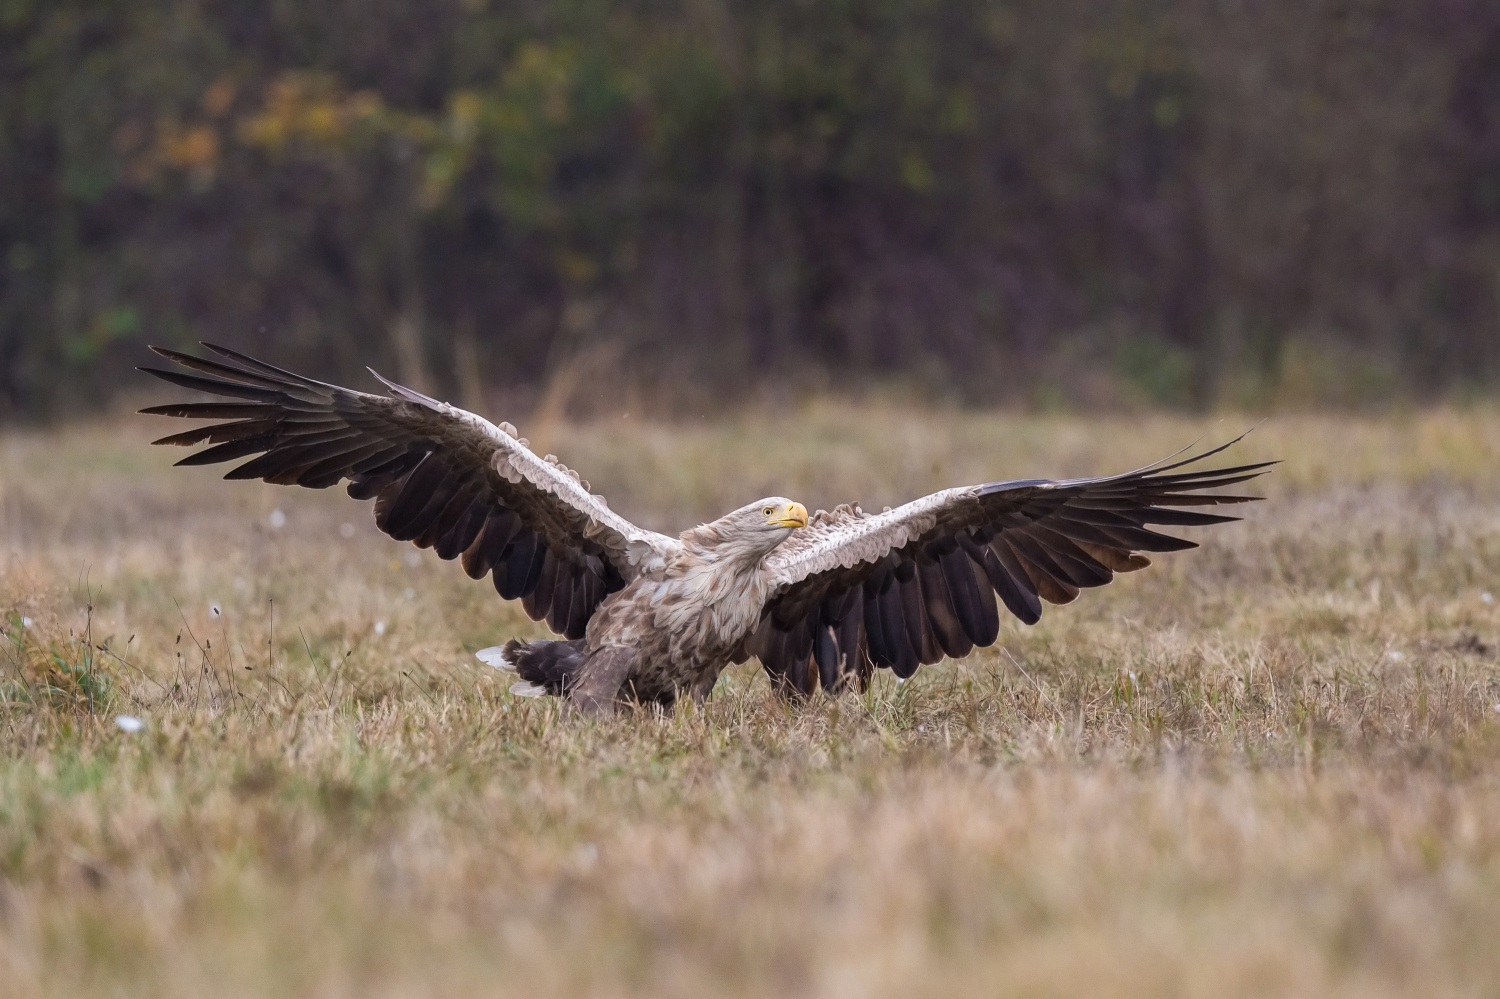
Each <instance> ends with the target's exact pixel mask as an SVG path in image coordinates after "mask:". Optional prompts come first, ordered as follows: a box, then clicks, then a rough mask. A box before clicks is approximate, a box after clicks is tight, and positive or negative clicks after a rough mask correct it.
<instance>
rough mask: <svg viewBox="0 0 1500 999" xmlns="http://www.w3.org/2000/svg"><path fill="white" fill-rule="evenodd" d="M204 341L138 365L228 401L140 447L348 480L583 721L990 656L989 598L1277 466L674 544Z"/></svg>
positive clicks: (1156, 468)
mask: <svg viewBox="0 0 1500 999" xmlns="http://www.w3.org/2000/svg"><path fill="white" fill-rule="evenodd" d="M204 346H205V347H207V348H208V349H209V350H210V351H212V352H213V353H215V354H217V355H219V356H220V357H222V358H224V359H225V361H227V362H232V363H224V362H223V361H216V360H209V359H206V358H201V357H194V356H192V355H189V354H183V353H179V352H177V351H173V350H165V349H161V348H152V349H153V350H155V351H156V353H158V354H160V355H161V356H163V357H166V358H168V359H169V360H172V361H175V362H177V364H179V365H181V366H182V367H183V368H186V369H189V370H188V371H180V370H175V369H174V370H162V369H157V368H143V369H142V370H144V371H148V372H150V373H151V374H153V375H156V376H157V377H159V378H163V379H165V380H167V381H169V382H172V383H173V384H176V385H179V386H181V387H183V388H187V389H193V390H196V391H201V392H206V393H209V394H211V395H215V396H219V397H222V398H226V399H229V400H233V401H228V402H185V403H177V404H173V405H167V406H153V407H151V408H149V409H145V410H142V412H145V413H154V414H160V415H164V416H182V417H191V418H198V419H211V420H214V421H216V422H215V423H213V424H212V425H211V426H202V427H198V428H196V429H193V430H189V431H187V432H185V433H180V434H174V435H172V436H170V437H164V438H162V439H161V440H158V441H156V442H155V443H157V444H174V445H181V446H190V445H197V444H209V445H212V446H211V447H208V448H207V449H205V450H202V451H198V452H196V453H194V454H191V455H189V456H188V457H186V458H184V459H183V460H182V461H180V462H178V464H180V465H209V464H214V463H217V462H223V461H233V460H237V459H241V458H250V460H249V461H246V462H244V463H243V464H241V465H239V466H237V467H236V468H234V469H232V470H231V471H230V472H229V473H228V474H227V475H226V476H225V478H229V479H262V480H264V481H266V482H275V483H279V484H283V485H299V486H309V487H311V488H314V489H321V488H326V487H328V486H331V485H334V484H336V483H338V482H341V481H343V480H345V479H347V480H348V481H349V486H348V491H349V495H350V496H352V497H354V498H355V499H362V500H363V499H374V501H375V523H376V525H377V526H378V527H379V528H380V529H381V530H382V531H384V532H385V533H386V534H389V535H390V536H391V537H393V538H395V539H397V540H399V541H411V542H412V543H414V544H416V545H418V546H419V547H422V548H431V549H433V550H434V551H435V552H437V554H438V556H439V557H440V558H443V559H454V558H457V559H459V560H460V563H461V564H462V565H463V567H464V571H465V572H467V573H468V574H469V575H470V576H471V577H473V578H474V579H482V578H483V577H484V576H485V574H486V573H488V574H490V575H491V577H492V579H493V582H494V585H495V589H496V590H497V591H498V592H499V594H500V596H502V597H504V598H505V599H507V600H516V599H519V600H520V601H521V606H522V607H524V608H525V610H526V613H527V614H529V615H530V616H531V618H532V619H533V620H543V619H545V620H546V622H547V625H548V626H549V627H550V628H551V629H552V630H553V631H554V632H556V633H557V634H559V635H560V636H562V638H561V640H559V641H546V642H519V641H514V640H513V641H511V642H509V643H508V644H507V645H505V646H504V647H503V648H495V649H486V650H484V651H482V652H480V653H478V655H479V658H480V659H482V660H484V661H485V662H488V663H490V664H491V665H495V666H499V667H501V668H505V669H512V670H515V671H516V672H517V673H518V674H519V676H520V682H518V683H517V684H516V686H515V687H513V688H512V689H513V690H514V691H516V692H517V693H519V694H527V695H541V694H554V695H560V696H567V697H570V698H571V699H572V700H573V701H574V702H575V703H577V704H578V705H579V706H580V707H582V708H584V709H585V710H589V711H594V712H599V711H608V710H610V709H611V707H612V706H613V704H614V703H615V701H616V700H617V698H621V697H630V698H634V699H636V700H640V701H646V702H655V703H659V704H670V703H672V702H673V701H674V700H675V699H676V698H677V696H678V695H679V694H680V693H681V692H682V691H684V690H687V691H690V692H691V693H692V694H693V696H694V697H696V698H698V699H700V700H701V699H702V698H703V697H706V696H707V695H708V693H709V691H711V690H712V689H713V686H714V681H715V680H716V679H717V678H718V675H719V672H720V670H722V669H723V668H724V667H725V666H726V665H728V664H730V663H740V662H744V661H745V660H746V659H748V658H749V657H750V656H755V657H756V658H757V659H759V660H760V662H761V664H762V665H763V666H764V667H765V670H766V672H767V674H768V675H769V676H770V677H771V680H772V683H773V684H774V686H775V687H776V689H777V690H778V691H780V692H781V693H782V694H784V695H789V696H797V695H803V694H810V693H812V692H813V690H814V689H816V688H817V687H818V686H819V685H821V686H822V687H823V688H824V689H825V690H828V691H831V692H837V691H840V690H843V689H846V688H850V687H853V688H857V689H860V690H863V689H864V688H865V687H866V686H868V684H869V682H870V678H871V676H872V675H873V673H874V671H875V670H876V669H878V668H889V669H891V670H892V671H894V672H895V674H896V675H897V676H898V677H903V678H904V677H909V676H911V675H912V674H913V673H914V672H916V670H917V667H918V666H920V665H923V664H928V663H935V662H938V661H939V660H941V659H943V658H944V657H948V658H952V659H958V658H961V657H963V656H966V655H968V654H969V652H970V651H971V650H972V649H973V648H974V647H975V646H988V645H992V644H994V642H995V641H996V639H997V637H998V636H999V633H1000V615H999V611H998V608H997V605H996V598H997V597H998V598H999V604H1000V605H1002V606H1004V608H1005V609H1006V610H1008V611H1009V612H1010V613H1011V614H1014V615H1015V616H1016V617H1018V618H1020V619H1021V620H1022V621H1024V622H1026V623H1027V624H1034V623H1035V622H1036V621H1037V620H1038V619H1039V618H1040V617H1041V613H1042V601H1044V600H1045V601H1047V602H1049V603H1055V604H1062V603H1067V602H1069V601H1071V600H1073V599H1074V598H1075V597H1077V596H1078V592H1079V590H1080V589H1082V588H1084V587H1089V586H1101V585H1103V584H1104V583H1107V582H1109V581H1110V579H1112V578H1113V576H1114V574H1115V573H1117V572H1133V571H1135V570H1136V569H1142V568H1145V567H1146V566H1147V565H1149V564H1150V560H1149V559H1148V558H1147V557H1146V556H1145V555H1143V554H1141V553H1142V552H1169V551H1179V550H1182V549H1185V548H1194V547H1197V546H1196V545H1195V544H1194V543H1193V542H1191V541H1186V540H1183V539H1180V538H1175V537H1171V536H1169V535H1166V534H1162V533H1160V532H1158V531H1156V530H1153V527H1155V526H1169V527H1202V526H1206V525H1209V524H1221V523H1225V522H1227V521H1231V520H1236V519H1238V518H1235V517H1227V516H1222V515H1219V514H1213V513H1203V512H1200V511H1198V510H1194V509H1190V508H1192V507H1205V506H1217V505H1221V504H1230V503H1243V502H1246V501H1249V500H1252V499H1257V498H1258V497H1254V496H1241V495H1224V494H1220V493H1209V492H1206V490H1212V489H1218V488H1221V487H1225V486H1231V485H1235V484H1237V483H1241V482H1244V481H1246V480H1247V479H1252V478H1254V477H1255V476H1257V475H1260V474H1262V473H1263V472H1264V471H1265V469H1266V468H1267V466H1269V465H1270V464H1273V463H1272V462H1256V463H1253V464H1244V465H1235V466H1232V467H1220V468H1201V467H1193V466H1195V465H1196V463H1198V462H1200V461H1201V460H1202V459H1204V458H1207V457H1209V456H1210V455H1214V454H1217V453H1218V452H1220V451H1222V450H1223V449H1224V448H1225V447H1228V446H1229V445H1228V444H1226V445H1223V446H1222V447H1218V448H1214V449H1213V450H1211V451H1207V452H1205V453H1203V454H1200V455H1197V456H1196V457H1192V458H1187V459H1182V460H1177V461H1168V462H1158V463H1157V464H1155V465H1150V466H1147V467H1145V468H1142V469H1138V470H1136V471H1133V472H1126V473H1124V474H1122V475H1112V476H1105V477H1101V478H1090V479H1067V480H1063V481H1051V480H1048V479H1020V480H1013V481H1009V482H986V483H982V484H980V485H975V486H961V487H958V488H954V489H944V490H943V491H941V492H937V493H933V494H932V495H930V496H924V497H923V498H921V499H918V500H914V501H912V502H910V503H907V504H905V505H904V506H899V507H897V508H895V509H894V510H887V511H885V512H883V513H878V514H868V513H865V512H864V511H863V510H861V509H860V508H859V507H858V506H840V507H838V508H836V509H834V510H832V511H824V510H819V511H817V512H816V513H814V514H812V515H810V516H809V515H808V513H807V510H806V509H805V508H804V507H803V506H802V504H800V503H796V502H793V501H791V500H788V499H784V498H782V497H771V498H769V499H763V500H759V501H757V502H755V503H751V504H749V505H748V506H745V507H742V508H740V509H738V510H735V511H733V512H732V513H728V514H725V515H724V516H723V517H720V518H719V519H718V520H715V521H713V522H712V523H709V524H703V525H700V526H698V527H694V528H691V529H690V530H687V531H684V532H683V533H682V534H681V535H680V536H678V537H675V538H672V537H668V536H666V535H663V534H657V533H655V532H652V531H647V530H643V529H641V528H639V527H636V526H635V525H634V524H632V523H630V522H629V521H628V520H626V519H625V518H624V517H621V516H620V515H619V514H617V513H615V512H614V511H613V510H611V509H610V508H609V507H608V506H607V505H606V504H605V502H604V498H603V497H602V496H598V495H595V494H594V493H593V492H592V491H591V490H590V488H589V484H588V483H587V482H585V481H584V480H583V479H581V478H579V476H578V473H577V472H575V471H572V470H571V469H569V468H567V467H566V466H564V465H563V464H561V463H560V462H559V461H558V460H557V459H556V458H555V457H554V456H552V455H550V454H549V455H546V456H545V457H543V456H539V455H537V454H535V453H534V452H533V451H532V450H531V449H530V447H529V446H528V444H527V441H526V440H525V438H522V437H520V436H519V435H518V434H517V433H516V430H515V428H514V427H512V426H511V425H510V424H508V423H502V424H500V425H499V426H498V427H497V426H495V425H494V424H492V423H490V422H489V421H488V420H485V419H484V418H483V417H479V416H476V415H474V414H473V413H469V412H465V411H464V410H462V409H458V408H457V407H455V406H450V405H448V404H447V403H443V402H438V401H437V400H436V399H431V398H429V397H427V396H425V395H422V394H421V393H418V392H414V391H412V390H410V389H407V388H404V387H402V386H400V385H396V384H394V383H392V382H389V381H386V380H385V379H384V378H381V379H380V380H381V381H382V382H383V383H384V384H385V385H386V387H387V388H388V389H389V390H390V394H389V395H372V394H369V393H365V392H356V391H353V390H351V389H345V388H340V387H338V386H336V385H329V384H327V383H324V382H319V381H314V380H313V379H310V378H304V377H302V376H300V375H295V374H292V373H291V372H289V371H284V370H282V369H280V368H276V367H273V366H271V365H269V364H265V363H263V362H261V361H257V360H254V359H252V358H249V357H246V356H245V355H243V354H240V353H237V352H235V351H232V350H229V349H227V348H224V347H216V346H213V345H211V344H204ZM372 374H373V372H372ZM376 377H377V378H379V377H380V376H379V375H376ZM1230 443H1233V442H1230ZM251 456H255V457H251ZM1184 508H1189V509H1184Z"/></svg>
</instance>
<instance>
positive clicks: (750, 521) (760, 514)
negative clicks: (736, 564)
mask: <svg viewBox="0 0 1500 999" xmlns="http://www.w3.org/2000/svg"><path fill="white" fill-rule="evenodd" d="M704 526H705V527H706V528H709V529H710V530H711V532H712V535H713V536H714V537H715V540H716V541H717V542H718V544H721V545H722V544H727V545H728V546H729V547H730V548H731V549H732V550H736V551H741V552H742V554H745V555H750V556H761V555H765V554H766V553H768V552H770V551H771V549H773V548H775V547H776V546H777V545H779V544H781V543H782V542H783V541H785V540H786V539H787V538H789V537H791V536H792V532H793V531H795V530H796V529H797V528H799V527H806V526H807V507H805V506H803V505H802V504H801V503H797V502H795V501H793V500H789V499H787V498H786V497H785V496H771V497H768V498H766V499H763V500H760V501H759V502H756V503H751V504H748V505H747V506H742V507H740V508H739V509H738V510H735V511H734V512H733V513H730V514H727V515H725V516H723V517H721V518H719V519H718V520H716V521H714V522H713V523H712V524H706V525H704ZM705 540H706V539H705Z"/></svg>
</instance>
